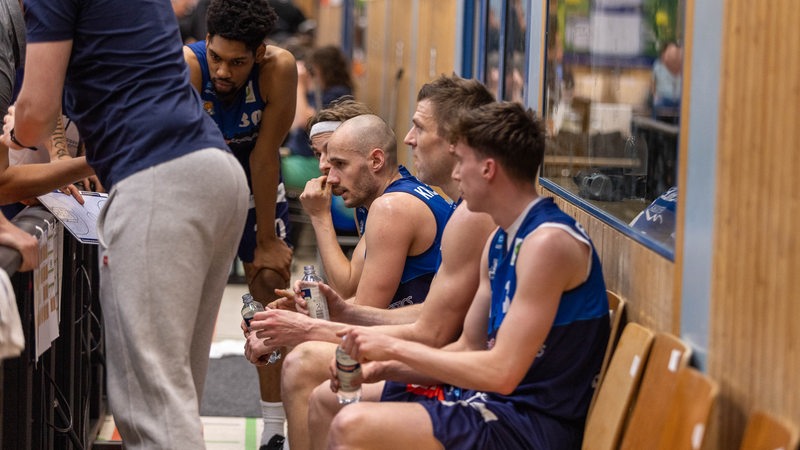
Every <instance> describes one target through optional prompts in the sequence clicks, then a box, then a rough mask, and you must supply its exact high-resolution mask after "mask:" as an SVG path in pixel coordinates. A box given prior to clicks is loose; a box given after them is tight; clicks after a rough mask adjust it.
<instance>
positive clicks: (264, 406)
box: [260, 400, 286, 445]
mask: <svg viewBox="0 0 800 450" xmlns="http://www.w3.org/2000/svg"><path fill="white" fill-rule="evenodd" d="M261 417H263V418H264V431H262V432H261V444H260V445H266V444H267V443H268V442H269V440H270V439H271V438H272V436H274V435H276V434H279V435H281V436H283V422H284V421H285V420H286V413H285V412H284V411H283V403H281V402H277V403H272V402H265V401H264V400H261Z"/></svg>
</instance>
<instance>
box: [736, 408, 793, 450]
mask: <svg viewBox="0 0 800 450" xmlns="http://www.w3.org/2000/svg"><path fill="white" fill-rule="evenodd" d="M797 443H798V432H797V427H796V426H794V425H792V424H790V423H788V422H786V421H785V420H781V419H779V418H777V417H775V416H772V415H770V414H768V413H766V412H764V411H756V412H754V413H753V414H751V415H750V419H749V420H748V421H747V429H745V432H744V438H743V439H742V445H741V447H739V450H795V449H796V448H797Z"/></svg>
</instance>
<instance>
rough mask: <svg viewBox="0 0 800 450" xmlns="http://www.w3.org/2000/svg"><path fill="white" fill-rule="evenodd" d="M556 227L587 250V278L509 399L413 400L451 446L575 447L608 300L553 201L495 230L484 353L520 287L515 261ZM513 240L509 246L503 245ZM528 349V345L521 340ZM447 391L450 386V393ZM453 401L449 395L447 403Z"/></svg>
mask: <svg viewBox="0 0 800 450" xmlns="http://www.w3.org/2000/svg"><path fill="white" fill-rule="evenodd" d="M541 227H557V228H560V229H563V230H565V231H566V232H568V233H569V234H570V235H572V236H573V237H574V238H575V239H577V240H579V241H580V242H583V243H585V244H586V245H588V246H589V247H590V248H591V267H590V268H589V271H588V277H587V279H586V281H584V282H583V284H581V285H580V286H578V287H576V288H574V289H572V290H570V291H568V292H564V293H563V294H562V296H561V300H560V301H559V305H558V311H557V313H556V317H555V320H554V322H553V325H552V328H551V329H550V332H549V333H548V335H547V337H546V339H545V341H544V344H543V345H542V347H541V348H540V349H539V353H538V354H537V355H536V358H535V359H534V361H533V363H532V364H531V366H530V369H528V372H527V373H526V374H525V377H524V378H523V379H522V381H521V382H520V384H519V386H517V388H516V389H515V390H514V392H512V393H511V394H509V395H501V394H498V393H493V392H476V391H463V392H460V393H459V399H458V400H456V401H431V400H425V399H420V400H418V401H419V402H420V403H421V404H422V405H423V406H424V407H425V408H426V409H427V410H428V413H429V414H430V416H431V420H432V422H433V428H434V435H435V436H436V438H437V439H438V440H439V441H441V442H442V444H444V446H445V448H448V449H456V448H457V449H508V448H514V449H565V450H566V449H579V448H580V447H581V441H582V438H583V428H584V422H585V420H586V414H587V411H588V408H589V402H590V401H591V398H592V393H593V388H592V380H593V379H594V378H595V376H596V375H597V374H598V373H599V371H600V366H601V364H602V361H603V355H604V353H605V346H606V343H607V342H608V336H609V318H608V300H607V298H606V288H605V283H604V281H603V273H602V269H601V267H600V260H599V258H598V256H597V253H596V252H595V250H594V246H593V245H592V243H591V240H590V239H589V237H588V236H587V235H586V233H585V231H584V230H583V229H582V228H581V226H580V225H579V224H578V223H577V222H576V221H575V220H574V219H573V218H571V217H569V216H568V215H567V214H565V213H563V212H562V211H561V210H560V209H559V208H558V206H556V205H555V203H553V200H552V199H550V198H544V199H541V200H539V201H538V202H537V203H536V204H535V205H534V206H533V207H532V208H531V210H530V211H529V212H528V213H527V215H526V216H525V218H524V219H523V221H522V223H521V225H520V227H519V230H518V231H517V233H516V235H514V236H513V237H511V238H509V236H508V235H507V234H506V233H505V231H503V230H498V231H497V232H496V233H495V235H494V236H493V238H492V242H491V247H490V249H489V271H490V272H489V278H490V282H491V287H492V304H491V312H490V316H489V324H488V325H489V326H488V334H487V348H491V347H492V346H493V345H494V343H495V339H496V338H497V331H498V330H499V328H500V325H501V324H502V323H503V319H504V318H505V315H506V312H507V311H508V307H509V305H510V303H511V301H512V299H513V298H514V294H515V292H516V287H517V273H516V257H517V254H518V252H519V248H520V246H521V245H522V242H523V241H524V239H525V238H526V237H527V236H528V235H530V234H531V233H532V232H534V231H535V230H537V229H539V228H541ZM508 239H512V241H511V245H510V246H508V245H507V240H508ZM519 344H520V345H525V343H522V342H521V343H519ZM449 392H452V389H450V390H449ZM450 398H451V397H449V396H447V399H448V400H449V399H450Z"/></svg>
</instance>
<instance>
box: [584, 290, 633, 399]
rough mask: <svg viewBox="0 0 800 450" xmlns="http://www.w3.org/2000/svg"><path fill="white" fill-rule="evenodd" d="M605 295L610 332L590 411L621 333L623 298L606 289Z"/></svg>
mask: <svg viewBox="0 0 800 450" xmlns="http://www.w3.org/2000/svg"><path fill="white" fill-rule="evenodd" d="M606 297H608V316H609V319H610V320H611V324H610V325H611V333H610V334H609V335H608V344H606V354H605V356H603V365H602V366H601V367H600V373H599V374H598V375H597V380H596V383H595V387H594V394H593V395H592V402H591V403H590V404H589V412H590V413H591V411H592V408H593V407H594V403H595V402H596V401H597V393H598V392H599V391H600V385H601V384H602V383H603V377H605V375H606V371H607V370H608V364H609V363H610V362H611V356H612V355H613V354H614V349H616V348H617V342H618V341H619V336H620V334H622V321H623V316H624V315H625V300H623V299H622V297H620V296H619V295H618V294H616V293H614V292H611V291H608V290H607V291H606Z"/></svg>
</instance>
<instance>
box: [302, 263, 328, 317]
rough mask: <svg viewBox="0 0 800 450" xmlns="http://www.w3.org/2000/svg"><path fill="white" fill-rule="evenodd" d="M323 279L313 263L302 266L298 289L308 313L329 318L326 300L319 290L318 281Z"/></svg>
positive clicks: (312, 315)
mask: <svg viewBox="0 0 800 450" xmlns="http://www.w3.org/2000/svg"><path fill="white" fill-rule="evenodd" d="M321 282H323V279H322V278H320V276H319V275H317V271H316V270H315V269H314V266H313V265H308V266H303V279H302V280H300V290H301V292H302V294H303V298H304V299H305V300H306V302H307V303H308V315H309V316H311V317H313V318H315V319H323V320H331V316H330V313H329V312H328V302H327V301H326V300H325V297H324V296H323V295H322V294H321V293H320V292H319V283H321Z"/></svg>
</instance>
